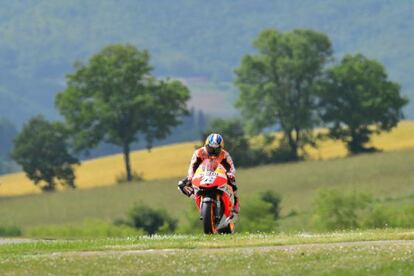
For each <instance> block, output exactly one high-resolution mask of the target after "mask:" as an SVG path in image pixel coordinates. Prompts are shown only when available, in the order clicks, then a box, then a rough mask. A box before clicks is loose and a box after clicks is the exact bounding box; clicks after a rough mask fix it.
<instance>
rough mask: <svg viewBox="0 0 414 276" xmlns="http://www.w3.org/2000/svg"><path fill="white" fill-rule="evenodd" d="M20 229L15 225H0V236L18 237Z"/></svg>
mask: <svg viewBox="0 0 414 276" xmlns="http://www.w3.org/2000/svg"><path fill="white" fill-rule="evenodd" d="M21 235H22V231H21V230H20V228H19V227H17V226H0V237H18V236H21Z"/></svg>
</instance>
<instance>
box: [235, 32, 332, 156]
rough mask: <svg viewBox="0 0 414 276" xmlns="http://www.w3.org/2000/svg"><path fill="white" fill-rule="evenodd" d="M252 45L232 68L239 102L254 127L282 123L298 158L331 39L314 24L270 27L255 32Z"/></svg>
mask: <svg viewBox="0 0 414 276" xmlns="http://www.w3.org/2000/svg"><path fill="white" fill-rule="evenodd" d="M254 47H255V48H256V49H257V53H255V54H251V55H246V56H244V57H243V59H242V61H241V65H240V67H239V68H237V69H236V74H237V79H236V85H237V86H238V87H239V89H240V92H241V93H240V98H239V100H238V102H237V106H238V107H239V108H240V109H241V112H242V115H243V117H244V120H245V121H246V122H247V124H248V125H249V129H250V130H251V131H252V132H258V131H261V130H262V129H264V128H270V127H280V128H281V129H282V131H283V133H284V139H285V141H286V142H287V143H286V144H287V145H288V147H289V149H290V156H291V157H290V158H291V159H294V160H295V159H298V158H299V153H298V150H299V148H301V147H302V146H303V145H304V144H306V143H308V142H309V141H310V135H311V132H310V130H311V129H312V127H313V126H314V125H315V123H316V116H315V106H316V95H315V94H316V93H315V91H316V89H315V87H316V83H317V80H318V79H319V78H320V77H321V72H322V70H323V68H324V65H325V64H326V62H327V61H329V59H330V57H331V54H332V49H331V43H330V41H329V38H328V37H327V36H326V35H325V34H323V33H319V32H315V31H312V30H293V31H291V32H286V33H282V32H279V31H277V30H272V29H269V30H265V31H263V32H261V33H260V34H259V36H258V38H257V39H256V40H255V42H254Z"/></svg>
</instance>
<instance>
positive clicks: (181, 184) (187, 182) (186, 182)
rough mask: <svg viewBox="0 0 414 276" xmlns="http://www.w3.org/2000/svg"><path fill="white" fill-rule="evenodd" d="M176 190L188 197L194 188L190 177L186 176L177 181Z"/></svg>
mask: <svg viewBox="0 0 414 276" xmlns="http://www.w3.org/2000/svg"><path fill="white" fill-rule="evenodd" d="M178 190H180V191H181V192H182V193H183V194H185V195H186V196H188V197H190V196H191V195H192V194H193V193H194V189H193V187H192V186H191V178H190V177H186V178H184V179H183V180H180V181H178Z"/></svg>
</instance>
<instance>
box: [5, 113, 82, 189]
mask: <svg viewBox="0 0 414 276" xmlns="http://www.w3.org/2000/svg"><path fill="white" fill-rule="evenodd" d="M14 144H15V146H14V149H13V153H12V156H13V158H14V160H16V162H17V163H18V164H19V165H21V166H22V168H23V171H24V172H25V173H26V175H27V177H28V178H29V179H31V180H33V181H34V183H35V184H36V185H38V184H40V187H41V189H42V190H44V191H53V190H54V189H55V187H56V182H59V183H61V184H62V185H66V186H69V187H72V188H74V187H75V174H74V171H73V167H72V166H73V165H75V164H78V163H79V161H78V159H77V158H76V157H74V156H73V155H72V154H71V152H70V147H69V136H68V132H67V130H66V129H65V128H64V127H63V125H62V124H60V123H51V122H48V121H47V120H45V119H44V118H43V117H42V116H37V117H34V118H32V119H31V120H30V121H29V122H28V123H27V124H26V125H25V126H24V127H23V130H22V131H21V132H20V133H19V134H18V136H17V137H16V139H15V141H14ZM43 182H44V183H45V184H44V183H43Z"/></svg>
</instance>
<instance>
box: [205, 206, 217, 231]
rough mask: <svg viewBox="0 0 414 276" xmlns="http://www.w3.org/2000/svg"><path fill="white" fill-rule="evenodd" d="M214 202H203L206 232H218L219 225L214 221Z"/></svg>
mask: <svg viewBox="0 0 414 276" xmlns="http://www.w3.org/2000/svg"><path fill="white" fill-rule="evenodd" d="M214 208H215V206H214V204H213V203H212V202H203V204H202V206H201V216H202V218H203V228H204V234H216V233H217V226H216V223H215V221H214Z"/></svg>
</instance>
